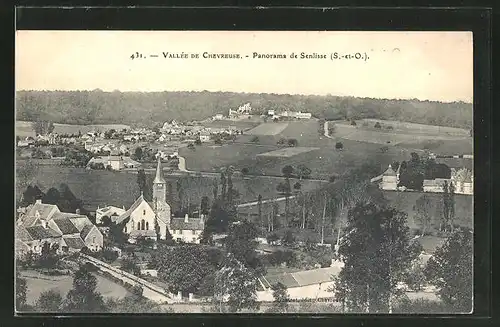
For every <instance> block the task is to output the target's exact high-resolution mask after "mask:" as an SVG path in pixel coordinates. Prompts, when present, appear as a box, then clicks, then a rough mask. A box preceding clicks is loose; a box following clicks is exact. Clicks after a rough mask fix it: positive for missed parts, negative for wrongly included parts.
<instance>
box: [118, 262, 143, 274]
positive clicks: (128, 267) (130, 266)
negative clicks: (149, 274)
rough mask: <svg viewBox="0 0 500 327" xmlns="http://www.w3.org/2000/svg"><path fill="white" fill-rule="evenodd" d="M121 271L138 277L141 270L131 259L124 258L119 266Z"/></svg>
mask: <svg viewBox="0 0 500 327" xmlns="http://www.w3.org/2000/svg"><path fill="white" fill-rule="evenodd" d="M120 268H121V270H124V271H126V272H129V273H131V274H132V275H135V276H139V275H140V274H141V268H139V266H138V265H137V264H136V263H135V262H134V260H133V259H131V258H124V259H123V260H122V263H121V265H120Z"/></svg>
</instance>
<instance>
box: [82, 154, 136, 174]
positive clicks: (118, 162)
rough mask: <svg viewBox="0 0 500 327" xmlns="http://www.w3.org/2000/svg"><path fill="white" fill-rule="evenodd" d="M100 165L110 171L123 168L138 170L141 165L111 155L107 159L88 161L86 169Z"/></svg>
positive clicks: (99, 158)
mask: <svg viewBox="0 0 500 327" xmlns="http://www.w3.org/2000/svg"><path fill="white" fill-rule="evenodd" d="M96 164H102V165H103V166H104V168H108V167H109V169H112V170H122V169H124V168H138V167H140V166H141V164H140V163H139V162H137V161H135V160H132V159H131V158H130V157H124V156H116V155H111V156H107V157H96V158H92V159H90V160H89V162H88V163H87V168H90V167H91V166H92V165H96Z"/></svg>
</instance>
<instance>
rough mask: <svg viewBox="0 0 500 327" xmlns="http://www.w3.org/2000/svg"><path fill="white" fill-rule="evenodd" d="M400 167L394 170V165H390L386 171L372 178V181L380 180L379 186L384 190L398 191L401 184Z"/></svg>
mask: <svg viewBox="0 0 500 327" xmlns="http://www.w3.org/2000/svg"><path fill="white" fill-rule="evenodd" d="M400 168H401V167H398V170H397V171H394V169H392V166H391V165H389V167H388V168H387V170H386V171H384V172H383V173H382V174H381V175H379V176H377V177H374V178H372V179H371V180H370V182H372V183H375V182H379V187H380V189H382V190H388V191H389V190H390V191H396V190H397V189H398V184H399V172H400Z"/></svg>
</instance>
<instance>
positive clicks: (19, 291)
mask: <svg viewBox="0 0 500 327" xmlns="http://www.w3.org/2000/svg"><path fill="white" fill-rule="evenodd" d="M27 291H28V285H27V283H26V279H24V278H21V277H20V275H19V272H16V310H18V311H23V310H24V309H25V307H26V292H27Z"/></svg>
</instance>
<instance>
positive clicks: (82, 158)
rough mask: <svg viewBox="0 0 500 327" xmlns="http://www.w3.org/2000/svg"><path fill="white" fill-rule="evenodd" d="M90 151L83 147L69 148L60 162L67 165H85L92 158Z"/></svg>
mask: <svg viewBox="0 0 500 327" xmlns="http://www.w3.org/2000/svg"><path fill="white" fill-rule="evenodd" d="M92 156H93V155H92V153H90V152H88V151H87V150H85V149H76V148H74V149H71V150H69V151H67V152H66V156H65V157H64V160H63V161H62V162H61V165H63V166H69V167H77V168H79V167H85V166H87V163H88V162H89V161H90V159H91V158H92Z"/></svg>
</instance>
